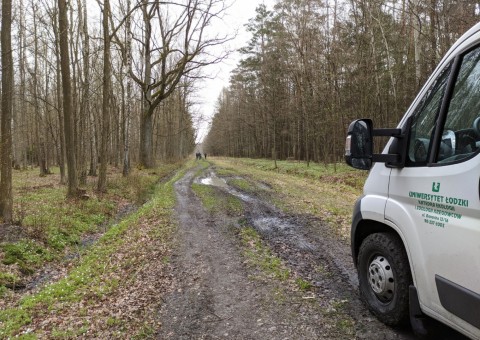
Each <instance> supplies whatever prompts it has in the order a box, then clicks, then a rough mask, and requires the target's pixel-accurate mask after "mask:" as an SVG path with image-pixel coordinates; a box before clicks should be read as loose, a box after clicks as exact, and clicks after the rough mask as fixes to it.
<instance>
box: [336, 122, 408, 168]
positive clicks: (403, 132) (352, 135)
mask: <svg viewBox="0 0 480 340" xmlns="http://www.w3.org/2000/svg"><path fill="white" fill-rule="evenodd" d="M411 124H412V118H411V117H409V118H407V120H406V122H405V124H404V125H403V128H401V129H374V128H373V122H372V120H371V119H357V120H354V121H353V122H352V123H351V124H350V126H349V127H348V131H347V140H346V142H345V162H346V163H347V164H348V165H350V166H351V167H353V168H355V169H360V170H369V169H370V168H371V167H372V164H373V163H374V162H379V163H385V165H386V166H387V167H389V168H403V167H404V166H405V160H406V155H407V143H408V138H407V137H408V133H409V131H410V127H411ZM374 136H384V137H394V138H395V139H394V141H393V142H392V144H391V146H390V149H389V151H388V154H374V153H373V137H374Z"/></svg>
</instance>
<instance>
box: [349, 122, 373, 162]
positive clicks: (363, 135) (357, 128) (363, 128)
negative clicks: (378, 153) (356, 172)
mask: <svg viewBox="0 0 480 340" xmlns="http://www.w3.org/2000/svg"><path fill="white" fill-rule="evenodd" d="M372 158H373V123H372V120H371V119H358V120H355V121H353V122H352V123H351V124H350V126H349V127H348V131H347V140H346V143H345V162H347V164H348V165H350V166H351V167H353V168H356V169H361V170H369V169H370V168H371V167H372Z"/></svg>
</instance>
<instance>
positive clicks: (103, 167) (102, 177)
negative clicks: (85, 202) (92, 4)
mask: <svg viewBox="0 0 480 340" xmlns="http://www.w3.org/2000/svg"><path fill="white" fill-rule="evenodd" d="M109 17H110V3H109V0H105V1H104V2H103V20H102V23H103V99H102V100H103V102H102V139H101V146H100V169H99V175H98V183H97V184H98V185H97V190H98V191H99V192H106V191H107V163H108V136H109V134H110V88H111V87H110V81H111V79H110V78H111V77H110V74H111V65H110V36H109V29H108V18H109Z"/></svg>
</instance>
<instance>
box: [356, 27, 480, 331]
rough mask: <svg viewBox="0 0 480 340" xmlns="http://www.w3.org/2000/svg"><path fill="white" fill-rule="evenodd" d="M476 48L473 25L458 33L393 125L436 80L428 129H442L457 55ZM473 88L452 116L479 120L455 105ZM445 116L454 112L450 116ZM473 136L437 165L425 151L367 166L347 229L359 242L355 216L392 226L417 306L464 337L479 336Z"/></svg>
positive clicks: (477, 155)
mask: <svg viewBox="0 0 480 340" xmlns="http://www.w3.org/2000/svg"><path fill="white" fill-rule="evenodd" d="M478 46H480V23H478V24H476V25H475V26H474V27H472V28H471V29H470V30H469V31H468V32H467V33H465V34H464V35H463V36H462V37H461V38H460V39H459V40H458V41H457V42H456V43H455V44H454V45H453V46H452V47H451V48H450V49H449V51H448V52H447V53H446V54H445V56H444V57H443V59H442V60H441V61H440V63H439V64H438V66H437V67H436V68H435V70H434V71H433V73H432V75H431V76H430V78H429V79H428V80H427V82H426V83H425V85H424V86H423V87H422V89H421V90H420V91H419V93H418V95H417V97H416V98H415V100H414V101H413V102H412V104H411V105H410V107H409V109H408V110H407V112H406V114H405V115H404V117H403V118H402V120H401V121H400V123H399V125H398V126H397V127H398V128H402V127H403V126H407V125H406V122H407V119H408V118H409V117H415V116H418V115H417V113H418V110H419V109H422V107H423V106H422V105H424V104H425V102H424V101H423V100H424V99H425V98H426V97H427V96H429V95H430V94H431V93H432V88H435V86H436V84H437V81H438V80H439V79H445V78H448V79H449V80H448V83H447V85H446V86H445V87H446V90H445V92H443V93H444V94H443V95H440V96H442V97H443V99H446V100H443V101H442V103H441V108H440V109H439V111H438V112H440V113H438V116H437V123H436V128H437V129H445V130H450V126H449V125H447V123H448V121H447V123H445V117H446V116H447V114H449V112H450V111H448V110H449V105H450V104H451V103H453V100H452V98H453V96H454V92H455V90H456V88H455V86H456V79H457V77H460V76H458V73H456V72H458V71H459V68H460V67H463V66H462V64H461V63H462V59H463V60H465V59H467V58H466V57H465V55H466V54H467V53H469V54H471V53H470V52H472V51H473V50H474V49H478V48H479V47H478ZM458 56H461V58H460V57H459V58H457V57H458ZM477 60H478V59H477ZM459 65H460V66H459ZM477 65H478V63H477ZM465 69H467V68H465ZM447 71H448V72H450V71H453V72H451V73H448V72H447ZM445 75H447V76H445ZM467 75H468V74H467ZM472 75H473V76H470V78H468V79H467V78H464V79H463V82H464V83H468V82H469V81H470V82H471V81H472V77H473V78H474V79H475V81H476V80H478V73H472ZM467 88H468V87H467ZM477 88H478V86H476V85H475V86H472V89H471V90H468V92H466V94H467V95H466V96H465V97H463V96H458V97H456V102H455V104H456V105H457V106H456V107H455V109H456V110H457V111H458V109H459V108H461V110H459V111H458V112H456V113H458V114H459V115H457V116H456V117H457V118H458V117H461V118H462V119H464V118H463V117H464V113H469V114H470V115H469V116H468V119H464V120H465V122H468V124H470V119H471V117H472V116H477V117H480V110H479V112H478V113H477V110H468V109H463V106H461V105H459V104H458V103H459V102H460V103H461V102H462V101H464V98H466V97H468V96H469V95H470V94H472V93H477V92H476V89H477ZM479 91H480V90H479ZM438 93H441V92H440V91H439V92H438ZM457 93H463V92H457ZM422 101H423V102H422ZM439 102H440V101H439ZM476 103H478V100H477V101H476ZM439 105H440V104H439ZM465 107H466V106H465ZM452 112H455V111H452ZM450 117H455V116H454V115H453V114H452V115H451V116H450ZM444 123H445V124H444ZM474 125H475V124H474ZM445 130H443V131H445ZM452 130H454V131H453V132H454V133H456V134H457V139H456V142H457V143H458V142H460V137H461V138H467V137H471V136H472V133H473V131H474V130H475V129H472V128H471V127H470V126H467V128H466V129H465V128H464V129H463V130H455V129H452ZM441 131H442V130H439V131H435V130H434V132H435V133H437V134H436V135H435V137H434V138H433V139H432V140H431V141H432V142H431V145H430V147H432V145H433V144H434V142H437V141H438V144H435V145H436V146H435V145H434V146H433V148H434V150H435V151H438V150H436V149H435V147H438V148H440V137H442V138H443V136H442V135H440V137H438V133H439V132H441ZM465 131H467V132H468V133H466V132H465ZM407 132H408V131H407ZM453 132H451V133H453ZM476 133H477V136H476V139H477V141H476V143H477V144H476V147H475V145H473V150H476V151H475V152H470V153H468V156H465V157H464V156H463V154H465V155H466V154H467V152H463V151H462V152H463V153H462V152H459V158H458V161H457V159H454V160H453V161H452V160H450V161H449V160H448V159H447V161H446V162H444V163H443V164H442V162H441V161H438V160H442V158H440V156H438V154H437V153H434V152H431V155H433V156H432V157H431V158H429V161H428V162H425V163H424V164H420V163H415V164H413V165H412V163H409V164H407V166H405V167H402V168H387V166H385V164H383V163H376V164H374V165H373V167H372V168H371V170H370V174H369V176H368V178H367V180H366V183H365V186H364V192H363V196H362V198H361V200H360V201H359V202H358V203H357V204H356V210H358V211H356V214H355V216H356V217H355V221H354V224H355V226H354V225H353V224H352V242H357V243H361V242H360V241H361V237H359V240H360V241H356V237H355V232H356V229H357V225H359V224H360V222H361V221H359V219H360V218H361V219H363V220H369V221H375V222H378V223H382V224H384V225H385V226H388V227H389V228H391V229H392V230H395V231H396V232H397V234H398V235H399V236H400V238H401V239H402V241H403V243H404V246H405V250H406V253H407V256H408V260H409V263H410V269H411V272H412V279H413V284H414V285H415V287H416V291H417V293H418V300H419V304H420V308H421V309H422V311H423V312H424V313H425V314H426V315H428V316H431V317H433V318H435V319H437V320H439V321H441V322H443V323H445V324H447V325H449V326H451V327H452V328H455V329H456V330H458V331H460V332H462V333H463V334H465V335H467V336H469V337H471V338H474V339H480V314H479V311H480V152H479V150H480V141H479V139H480V133H479V132H478V131H476ZM420 137H421V136H420ZM412 138H415V137H412ZM393 140H394V138H391V139H390V141H389V142H388V143H387V145H386V146H385V148H384V151H383V153H384V154H387V153H388V152H389V150H390V146H391V145H392V142H393ZM451 140H453V139H451ZM442 142H443V139H442ZM474 144H475V143H474ZM453 149H455V146H453ZM428 151H429V152H430V151H431V150H430V149H429V150H428ZM462 157H463V158H462ZM367 225H368V224H367ZM374 232H375V231H374ZM359 246H360V245H359V244H356V245H355V247H354V244H353V243H352V252H353V255H354V260H355V261H356V260H357V259H356V255H357V254H356V253H355V252H354V251H355V249H357V248H358V247H359ZM462 301H463V302H462Z"/></svg>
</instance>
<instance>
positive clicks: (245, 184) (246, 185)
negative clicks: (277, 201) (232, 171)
mask: <svg viewBox="0 0 480 340" xmlns="http://www.w3.org/2000/svg"><path fill="white" fill-rule="evenodd" d="M228 184H230V185H231V186H233V187H235V188H237V189H240V190H242V191H245V192H255V191H256V189H255V187H254V186H252V184H250V182H249V181H247V180H246V179H243V178H233V179H230V180H228Z"/></svg>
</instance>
